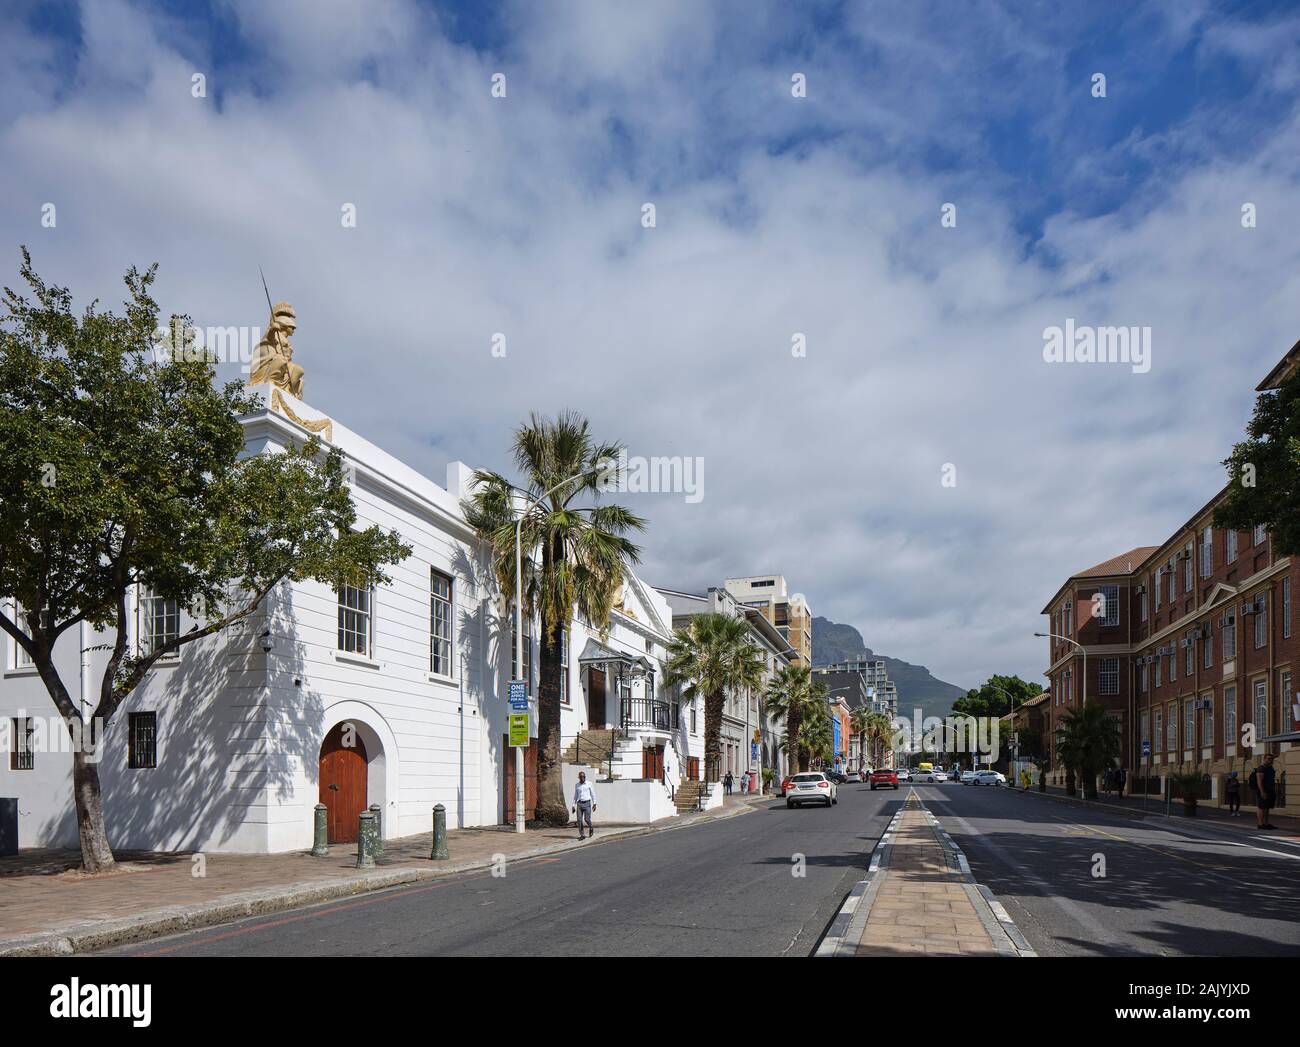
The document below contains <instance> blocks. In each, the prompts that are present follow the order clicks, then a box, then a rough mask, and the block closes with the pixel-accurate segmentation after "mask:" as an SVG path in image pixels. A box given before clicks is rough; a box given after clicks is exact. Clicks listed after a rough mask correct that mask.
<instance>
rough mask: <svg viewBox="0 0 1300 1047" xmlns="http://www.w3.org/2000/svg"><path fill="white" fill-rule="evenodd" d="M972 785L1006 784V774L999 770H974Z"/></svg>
mask: <svg viewBox="0 0 1300 1047" xmlns="http://www.w3.org/2000/svg"><path fill="white" fill-rule="evenodd" d="M972 784H974V785H1006V784H1007V776H1006V775H1005V774H1003V773H1002V772H1001V771H976V772H975V781H974V782H973V783H972Z"/></svg>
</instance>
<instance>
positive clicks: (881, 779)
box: [871, 767, 898, 792]
mask: <svg viewBox="0 0 1300 1047" xmlns="http://www.w3.org/2000/svg"><path fill="white" fill-rule="evenodd" d="M887 785H890V786H893V787H894V788H895V789H897V788H898V772H897V771H895V770H894V769H893V768H892V767H882V768H881V769H880V770H878V771H872V772H871V791H872V792H875V791H876V788H877V787H880V788H882V789H883V788H884V787H885V786H887Z"/></svg>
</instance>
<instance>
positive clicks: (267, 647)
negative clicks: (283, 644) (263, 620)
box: [258, 629, 275, 654]
mask: <svg viewBox="0 0 1300 1047" xmlns="http://www.w3.org/2000/svg"><path fill="white" fill-rule="evenodd" d="M258 642H259V643H260V644H261V645H262V650H263V651H265V652H266V653H267V654H270V653H271V652H272V651H273V650H275V640H274V639H272V638H271V630H270V629H267V630H266V632H264V633H262V635H261V636H260V637H258Z"/></svg>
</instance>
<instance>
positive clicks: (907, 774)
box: [894, 767, 912, 782]
mask: <svg viewBox="0 0 1300 1047" xmlns="http://www.w3.org/2000/svg"><path fill="white" fill-rule="evenodd" d="M894 770H895V771H897V772H898V780H899V781H900V782H910V781H911V780H912V769H911V768H910V767H895V768H894Z"/></svg>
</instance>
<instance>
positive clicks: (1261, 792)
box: [1250, 753, 1277, 829]
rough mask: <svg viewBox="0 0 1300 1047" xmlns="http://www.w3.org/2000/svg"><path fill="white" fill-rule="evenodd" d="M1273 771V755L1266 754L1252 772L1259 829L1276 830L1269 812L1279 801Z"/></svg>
mask: <svg viewBox="0 0 1300 1047" xmlns="http://www.w3.org/2000/svg"><path fill="white" fill-rule="evenodd" d="M1274 774H1275V772H1274V770H1273V754H1272V753H1265V754H1264V758H1263V760H1262V761H1261V762H1260V765H1259V766H1258V767H1256V768H1255V769H1254V770H1253V771H1251V772H1250V787H1251V788H1252V789H1254V790H1255V797H1256V799H1255V816H1256V817H1257V818H1258V819H1259V825H1258V826H1257V828H1259V829H1276V828H1277V826H1276V825H1274V824H1273V823H1272V822H1270V821H1269V820H1268V812H1269V811H1271V810H1272V809H1273V805H1274V804H1275V803H1276V801H1277V791H1276V787H1275V780H1274Z"/></svg>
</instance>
